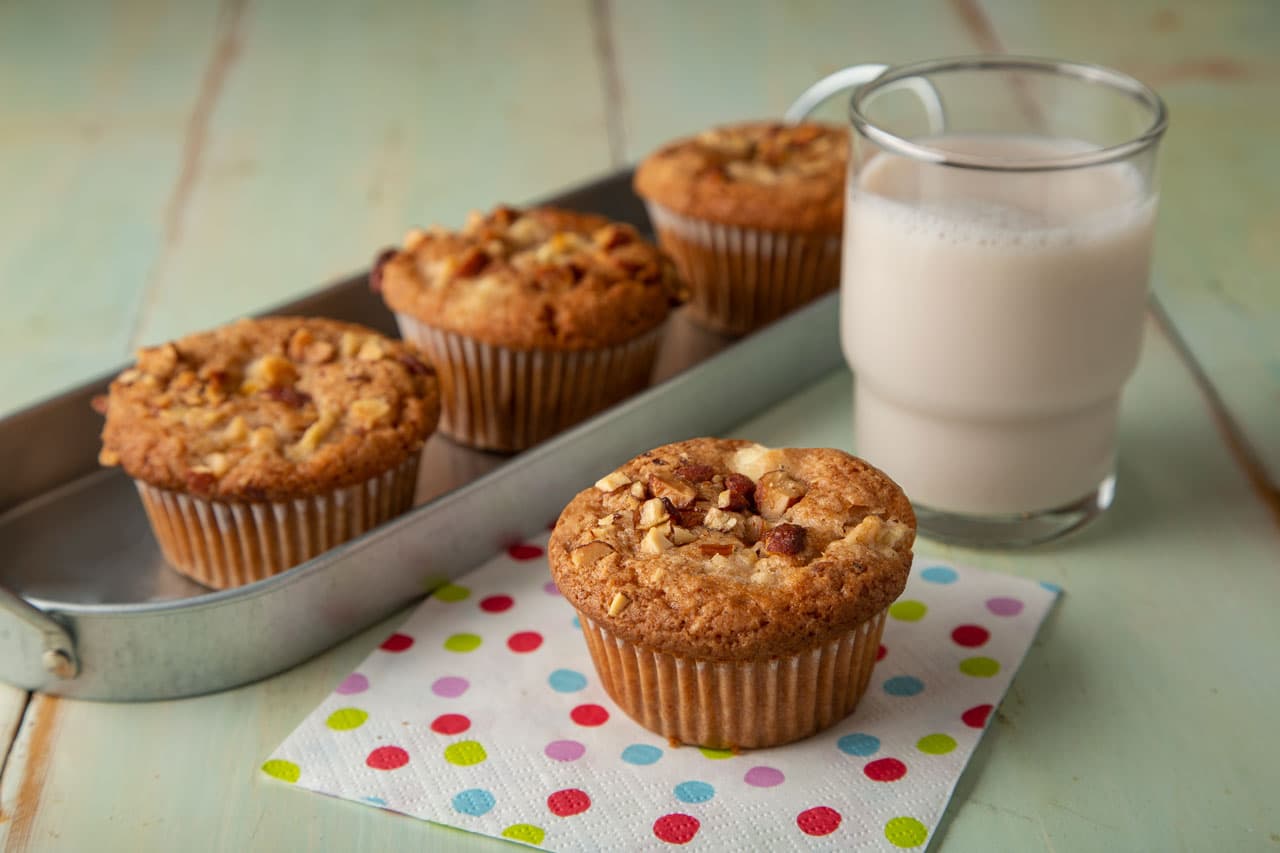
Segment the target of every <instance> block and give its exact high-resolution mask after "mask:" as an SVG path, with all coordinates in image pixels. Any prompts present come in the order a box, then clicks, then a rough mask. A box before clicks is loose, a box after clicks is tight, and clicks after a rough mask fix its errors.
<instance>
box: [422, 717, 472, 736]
mask: <svg viewBox="0 0 1280 853" xmlns="http://www.w3.org/2000/svg"><path fill="white" fill-rule="evenodd" d="M469 728H471V720H470V718H468V717H466V716H464V715H462V714H441V715H440V716H438V717H436V718H435V719H434V720H432V721H431V731H433V732H435V733H437V734H442V735H458V734H462V733H463V732H465V731H466V730H467V729H469Z"/></svg>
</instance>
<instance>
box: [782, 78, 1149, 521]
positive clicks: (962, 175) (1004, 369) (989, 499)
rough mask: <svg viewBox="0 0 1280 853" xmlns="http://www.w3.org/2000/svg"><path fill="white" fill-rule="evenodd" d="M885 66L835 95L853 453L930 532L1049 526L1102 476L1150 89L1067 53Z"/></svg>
mask: <svg viewBox="0 0 1280 853" xmlns="http://www.w3.org/2000/svg"><path fill="white" fill-rule="evenodd" d="M882 69H883V67H882V66H873V67H872V68H871V69H864V70H863V71H862V72H861V73H862V74H864V75H869V74H875V75H876V76H875V77H874V79H872V80H871V81H870V82H868V83H866V84H865V85H863V86H862V87H861V88H859V89H857V90H856V91H855V92H854V94H853V96H852V100H851V103H850V115H851V119H852V124H853V131H854V132H853V146H854V159H853V162H855V163H857V164H859V167H858V168H856V169H850V173H849V181H848V197H847V199H846V207H845V232H844V260H843V271H842V285H841V340H842V343H843V346H844V351H845V356H846V358H847V359H848V362H849V364H850V366H851V367H852V368H853V370H854V373H855V391H854V433H855V444H856V448H857V452H858V454H859V455H860V456H863V457H864V458H866V459H867V460H868V461H870V462H871V463H872V464H874V465H876V466H878V467H880V468H883V469H884V470H885V471H886V472H888V473H889V475H890V476H892V477H893V478H895V479H896V480H897V481H898V482H899V483H900V484H901V485H902V487H903V488H904V489H905V490H906V492H907V494H908V495H909V496H910V497H911V498H912V501H913V503H914V504H915V507H916V511H917V515H918V518H919V525H920V530H921V533H923V534H924V535H926V536H930V537H932V538H934V539H939V540H943V541H948V542H955V543H959V544H969V545H1022V544H1030V543H1033V542H1038V541H1043V540H1047V539H1052V538H1054V537H1057V536H1059V535H1062V534H1064V533H1066V532H1068V531H1070V530H1073V529H1075V528H1077V527H1080V526H1081V525H1083V524H1085V523H1087V522H1088V521H1089V520H1090V519H1092V518H1094V517H1096V516H1097V515H1099V514H1100V513H1101V512H1102V511H1103V510H1105V509H1106V508H1107V506H1109V505H1110V503H1111V501H1112V497H1113V495H1114V492H1115V447H1116V423H1117V414H1118V411H1119V404H1120V394H1121V389H1122V387H1123V386H1124V384H1125V382H1126V381H1127V379H1128V378H1129V376H1130V375H1131V374H1132V373H1133V371H1134V368H1135V367H1136V366H1137V362H1138V354H1139V350H1140V349H1141V343H1142V328H1143V318H1144V313H1145V309H1146V298H1147V283H1148V274H1149V267H1150V258H1151V244H1152V235H1153V227H1154V220H1155V210H1156V201H1157V191H1156V181H1155V158H1156V149H1157V147H1158V144H1159V141H1160V138H1161V136H1162V134H1163V133H1164V130H1165V126H1166V124H1167V117H1166V110H1165V107H1164V104H1163V103H1162V102H1161V100H1160V98H1159V97H1158V96H1157V95H1156V94H1155V93H1154V92H1152V91H1151V90H1150V89H1149V88H1147V87H1146V86H1144V85H1142V84H1141V83H1139V82H1138V81H1137V80H1134V79H1133V78H1131V77H1128V76H1126V75H1123V74H1120V73H1118V72H1115V71H1111V70H1108V69H1105V68H1099V67H1096V66H1091V65H1084V64H1079V63H1070V62H1058V61H1052V60H1042V59H1030V58H1023V57H981V58H970V59H952V60H938V61H933V62H925V63H918V64H914V65H909V66H903V67H901V68H896V69H888V70H882ZM839 73H843V74H845V75H846V79H848V77H847V75H850V74H853V75H854V76H855V77H856V76H857V74H858V73H859V71H858V69H846V70H845V71H844V72H839ZM820 86H821V84H819V86H815V90H816V89H818V88H819V87H820ZM811 94H822V93H821V92H817V93H813V92H811V93H806V95H807V96H809V95H811ZM802 100H803V99H802ZM799 106H800V104H799V103H798V104H797V107H799ZM806 109H807V107H806Z"/></svg>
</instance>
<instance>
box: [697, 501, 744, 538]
mask: <svg viewBox="0 0 1280 853" xmlns="http://www.w3.org/2000/svg"><path fill="white" fill-rule="evenodd" d="M702 523H703V524H704V525H705V526H706V527H708V528H710V529H711V530H719V531H720V532H722V533H728V532H729V531H730V530H733V528H735V527H737V526H738V516H736V515H734V514H733V513H729V512H725V511H724V510H722V509H717V508H716V507H712V508H711V509H709V510H707V517H706V518H705V519H703V521H702Z"/></svg>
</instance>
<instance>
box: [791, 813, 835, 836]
mask: <svg viewBox="0 0 1280 853" xmlns="http://www.w3.org/2000/svg"><path fill="white" fill-rule="evenodd" d="M843 819H844V818H842V817H841V816H840V812H838V811H836V810H835V809H833V808H829V807H827V806H814V807H813V808H811V809H805V810H804V811H802V812H800V814H798V815H796V826H798V827H800V831H801V832H803V833H804V834H805V835H830V834H831V833H833V832H835V831H836V830H837V829H838V828H839V827H840V821H841V820H843Z"/></svg>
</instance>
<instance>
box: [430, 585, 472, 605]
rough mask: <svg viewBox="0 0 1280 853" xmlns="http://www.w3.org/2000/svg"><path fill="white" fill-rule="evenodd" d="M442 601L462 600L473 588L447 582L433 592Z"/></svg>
mask: <svg viewBox="0 0 1280 853" xmlns="http://www.w3.org/2000/svg"><path fill="white" fill-rule="evenodd" d="M432 595H434V596H435V597H436V598H438V599H440V600H441V601H462V600H463V599H465V598H466V597H467V596H469V595H471V590H469V589H467V588H466V587H465V586H458V585H457V584H456V583H447V584H445V585H444V586H442V587H440V588H439V589H437V590H436V591H435V592H434V593H432Z"/></svg>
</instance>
